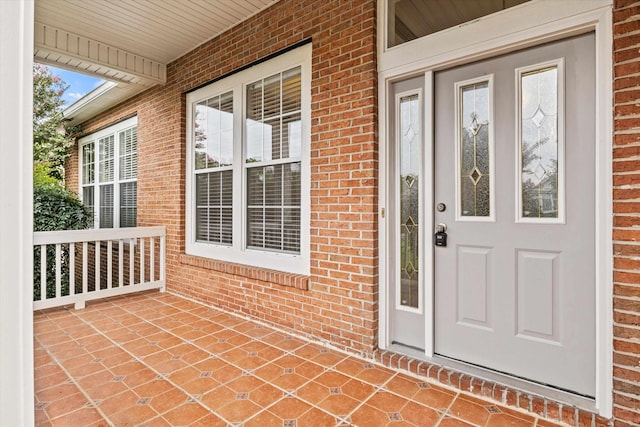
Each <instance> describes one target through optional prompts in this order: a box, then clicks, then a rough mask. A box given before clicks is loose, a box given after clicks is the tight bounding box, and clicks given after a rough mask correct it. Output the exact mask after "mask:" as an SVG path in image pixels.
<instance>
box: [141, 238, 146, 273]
mask: <svg viewBox="0 0 640 427" xmlns="http://www.w3.org/2000/svg"><path fill="white" fill-rule="evenodd" d="M145 267H146V265H145V263H144V237H141V238H140V284H142V283H144V269H145Z"/></svg>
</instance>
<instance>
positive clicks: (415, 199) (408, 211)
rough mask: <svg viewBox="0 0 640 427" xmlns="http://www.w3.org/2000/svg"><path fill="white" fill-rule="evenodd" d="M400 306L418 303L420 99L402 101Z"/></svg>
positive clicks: (405, 98) (403, 99)
mask: <svg viewBox="0 0 640 427" xmlns="http://www.w3.org/2000/svg"><path fill="white" fill-rule="evenodd" d="M399 109H400V123H399V125H398V126H399V133H400V134H399V143H400V165H399V166H400V304H401V305H404V306H407V307H413V308H418V304H419V299H418V298H419V296H418V294H419V290H418V286H419V280H418V278H419V267H420V258H419V256H420V253H419V245H418V242H419V235H420V229H419V218H420V215H419V212H418V207H419V206H420V186H419V181H420V140H421V138H420V98H419V97H418V95H410V96H406V97H403V98H401V99H400V105H399Z"/></svg>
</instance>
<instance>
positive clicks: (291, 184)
mask: <svg viewBox="0 0 640 427" xmlns="http://www.w3.org/2000/svg"><path fill="white" fill-rule="evenodd" d="M247 183H248V185H247V190H248V191H247V204H248V207H247V229H248V233H247V246H248V247H251V248H260V249H271V250H277V251H285V252H294V253H299V252H300V241H299V238H300V163H288V164H281V165H273V166H265V167H254V168H249V169H248V170H247Z"/></svg>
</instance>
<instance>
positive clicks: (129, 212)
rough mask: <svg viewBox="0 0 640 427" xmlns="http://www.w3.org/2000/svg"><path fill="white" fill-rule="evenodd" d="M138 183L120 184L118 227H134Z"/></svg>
mask: <svg viewBox="0 0 640 427" xmlns="http://www.w3.org/2000/svg"><path fill="white" fill-rule="evenodd" d="M137 204H138V184H137V183H136V182H135V181H134V182H125V183H122V184H120V227H135V226H136V221H137V214H138V209H137Z"/></svg>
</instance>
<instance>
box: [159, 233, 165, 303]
mask: <svg viewBox="0 0 640 427" xmlns="http://www.w3.org/2000/svg"><path fill="white" fill-rule="evenodd" d="M166 256H167V238H166V236H165V235H164V234H163V235H161V236H160V280H161V281H162V282H164V280H165V271H164V270H165V262H166V261H165V258H166ZM166 288H167V285H166V283H165V284H163V285H162V287H161V288H160V292H164V291H165V290H166Z"/></svg>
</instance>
